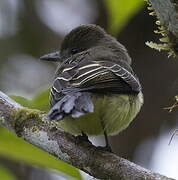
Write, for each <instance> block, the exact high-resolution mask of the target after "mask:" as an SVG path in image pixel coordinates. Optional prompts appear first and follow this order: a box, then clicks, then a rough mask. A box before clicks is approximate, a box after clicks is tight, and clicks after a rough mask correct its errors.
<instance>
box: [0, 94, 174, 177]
mask: <svg viewBox="0 0 178 180" xmlns="http://www.w3.org/2000/svg"><path fill="white" fill-rule="evenodd" d="M44 115H45V114H44V113H43V112H41V111H38V110H31V109H28V108H24V107H22V106H21V105H19V104H17V103H16V102H14V101H13V100H12V99H10V98H9V97H8V96H6V95H5V94H3V93H2V92H0V125H2V126H4V127H5V128H7V129H9V130H10V131H12V132H13V133H15V134H16V135H17V136H19V137H20V138H23V139H25V140H26V141H27V142H29V143H31V144H33V145H34V146H37V147H39V148H40V149H43V150H44V151H46V152H48V153H50V154H52V155H53V156H55V157H57V158H58V159H60V160H63V161H65V162H67V163H69V164H71V165H73V166H75V167H76V168H79V169H81V170H83V171H85V172H86V173H88V174H90V175H91V176H93V177H95V178H99V179H104V180H108V179H110V180H119V179H122V180H136V179H144V180H157V179H159V180H160V179H161V180H171V178H167V177H165V176H162V175H160V174H157V173H153V172H151V171H149V170H147V169H144V168H142V167H140V166H138V165H136V164H134V163H132V162H130V161H128V160H126V159H123V158H121V157H118V156H116V155H115V154H112V153H109V152H105V151H101V150H100V149H98V148H96V147H95V146H93V145H91V144H90V143H87V142H83V141H79V140H78V139H76V138H75V137H74V136H72V135H70V134H68V133H66V132H64V131H63V130H62V129H60V128H57V127H56V125H55V124H54V123H51V122H48V123H47V122H45V121H43V117H44ZM0 138H1V137H0Z"/></svg>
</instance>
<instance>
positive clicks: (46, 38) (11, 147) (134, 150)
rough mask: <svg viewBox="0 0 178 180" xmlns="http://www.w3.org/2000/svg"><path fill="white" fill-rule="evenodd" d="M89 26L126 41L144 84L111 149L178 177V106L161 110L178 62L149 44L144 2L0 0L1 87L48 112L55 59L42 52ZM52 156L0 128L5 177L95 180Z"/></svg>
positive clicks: (176, 81)
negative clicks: (177, 132)
mask: <svg viewBox="0 0 178 180" xmlns="http://www.w3.org/2000/svg"><path fill="white" fill-rule="evenodd" d="M88 23H94V24H98V25H100V26H101V27H103V28H105V29H106V30H107V32H109V33H111V34H112V35H114V36H115V37H116V38H117V39H118V41H120V42H121V43H122V44H124V45H125V46H126V48H127V49H128V51H129V54H130V56H131V57H132V60H133V61H132V62H133V63H132V66H133V68H134V70H135V72H136V73H137V75H138V77H139V78H140V81H141V83H142V86H143V92H144V99H145V103H144V106H143V108H142V110H141V112H140V114H139V115H138V116H137V117H136V119H135V120H134V121H133V122H132V123H131V125H130V126H129V127H128V128H127V129H126V130H125V131H123V132H122V133H120V134H119V135H117V136H114V137H110V142H111V144H112V146H113V149H114V151H115V152H116V153H117V154H118V155H120V156H122V157H124V158H127V159H129V160H131V161H133V162H135V163H137V164H139V165H141V166H143V167H146V168H149V169H151V170H153V171H155V172H159V173H162V174H164V175H167V176H169V177H172V178H175V179H176V178H178V137H176V136H175V138H174V139H173V142H172V143H171V145H170V146H168V142H169V139H170V136H171V134H172V132H173V131H174V129H176V127H177V126H178V109H175V110H174V111H173V112H172V113H168V111H167V110H164V107H167V106H169V105H171V104H172V103H173V102H174V101H173V97H174V96H175V95H176V93H177V91H178V61H177V60H176V59H173V58H169V59H168V58H167V53H166V52H161V53H160V52H158V51H155V50H153V49H150V48H148V47H147V46H146V45H145V42H146V41H158V38H159V36H158V35H156V34H154V33H153V31H154V30H155V29H156V28H157V27H156V25H155V17H152V16H149V15H148V11H147V9H146V4H144V2H143V1H142V0H135V1H132V0H90V1H88V0H75V1H74V0H51V1H49V0H38V1H35V0H24V1H23V0H1V1H0V90H1V91H3V92H5V93H7V94H8V95H15V97H14V98H15V99H16V100H17V101H18V102H20V103H21V104H24V105H26V106H29V107H32V108H38V109H42V110H47V109H48V104H47V101H48V95H47V94H48V91H47V89H48V88H49V87H50V85H51V83H52V79H53V75H54V72H55V69H56V66H57V64H55V63H48V62H41V61H40V60H39V57H40V56H41V55H44V54H47V53H49V52H53V51H56V50H58V48H59V47H60V44H61V40H62V39H63V37H64V36H65V35H66V34H67V33H68V32H69V31H70V30H71V29H73V28H74V27H76V26H78V25H81V24H88ZM17 96H20V97H17ZM22 97H23V98H22ZM34 97H35V98H34ZM98 141H99V140H98ZM47 157H48V155H47V154H46V153H44V154H43V155H42V152H41V151H39V152H38V150H37V149H35V148H34V149H33V147H31V146H30V145H28V144H27V143H25V142H22V141H20V142H19V139H18V138H15V137H14V136H13V135H11V134H10V133H9V132H7V131H6V130H5V129H3V128H2V127H0V179H3V180H11V179H13V180H14V179H17V180H19V179H20V180H37V179H40V178H41V179H46V180H63V179H64V180H65V179H72V178H71V177H73V178H74V177H75V178H76V179H92V177H88V176H86V175H83V174H82V177H81V176H80V174H79V173H78V171H77V170H76V169H74V168H71V167H70V166H67V165H66V164H64V163H61V164H60V165H58V163H57V162H56V160H54V159H53V158H51V157H50V158H51V159H50V158H49V159H48V158H47ZM55 163H56V165H55ZM42 167H47V168H50V169H55V170H47V169H46V168H45V169H43V168H42ZM70 168H71V169H70ZM71 172H72V173H73V174H72V173H71ZM66 174H68V175H70V177H69V176H66Z"/></svg>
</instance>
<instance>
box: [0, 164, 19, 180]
mask: <svg viewBox="0 0 178 180" xmlns="http://www.w3.org/2000/svg"><path fill="white" fill-rule="evenodd" d="M0 177H1V179H3V180H16V178H15V177H14V176H13V175H12V174H11V172H10V171H9V170H8V169H6V168H5V167H4V166H3V165H1V164H0Z"/></svg>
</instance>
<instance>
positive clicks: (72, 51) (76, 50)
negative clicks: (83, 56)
mask: <svg viewBox="0 0 178 180" xmlns="http://www.w3.org/2000/svg"><path fill="white" fill-rule="evenodd" d="M78 52H79V49H77V48H74V49H71V53H72V54H76V53H78Z"/></svg>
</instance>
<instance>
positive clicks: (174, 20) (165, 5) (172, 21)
mask: <svg viewBox="0 0 178 180" xmlns="http://www.w3.org/2000/svg"><path fill="white" fill-rule="evenodd" d="M147 2H148V5H149V7H148V9H149V10H150V11H151V12H150V13H149V14H150V15H153V16H154V15H156V17H157V19H158V21H156V24H157V25H158V30H155V33H157V34H161V35H162V36H163V37H162V38H160V41H161V43H162V44H156V43H153V42H147V43H146V44H147V45H148V46H150V47H151V48H154V49H157V50H168V51H169V56H170V55H173V56H174V57H178V2H177V1H174V0H147Z"/></svg>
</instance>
